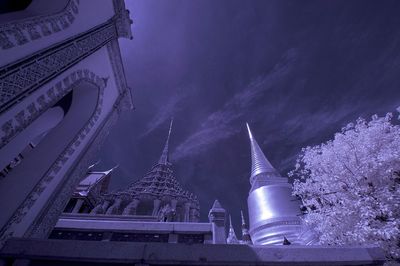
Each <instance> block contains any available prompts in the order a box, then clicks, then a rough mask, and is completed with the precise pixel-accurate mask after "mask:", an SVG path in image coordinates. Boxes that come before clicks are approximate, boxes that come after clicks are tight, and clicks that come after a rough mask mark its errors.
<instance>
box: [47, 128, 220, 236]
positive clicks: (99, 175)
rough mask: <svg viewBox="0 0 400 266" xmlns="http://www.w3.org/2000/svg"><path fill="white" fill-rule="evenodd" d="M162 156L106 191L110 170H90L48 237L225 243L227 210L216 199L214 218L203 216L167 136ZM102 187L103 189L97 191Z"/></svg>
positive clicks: (212, 211) (212, 215)
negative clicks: (177, 169)
mask: <svg viewBox="0 0 400 266" xmlns="http://www.w3.org/2000/svg"><path fill="white" fill-rule="evenodd" d="M171 129H172V121H171V124H170V127H169V131H168V136H167V140H166V143H165V146H164V148H163V150H162V153H161V156H160V159H159V160H158V161H157V163H156V164H155V165H154V166H153V167H152V168H151V169H150V171H149V172H148V173H146V174H145V175H144V176H143V177H142V178H141V179H139V180H137V181H135V182H133V183H132V184H131V185H129V186H127V187H126V188H122V189H119V190H116V191H114V192H107V191H106V189H107V188H106V186H107V185H108V183H109V180H110V177H111V173H112V170H113V169H111V170H109V171H106V172H94V171H91V169H89V170H90V171H88V173H87V174H86V177H85V178H84V179H83V180H82V181H81V182H80V184H79V185H78V187H77V188H76V191H75V192H74V194H73V196H72V198H71V200H70V202H69V203H68V204H67V206H66V208H65V209H64V213H63V214H62V215H61V216H60V219H59V221H58V223H57V224H56V226H55V227H54V229H53V231H52V233H51V234H50V239H64V240H65V239H70V240H71V239H73V240H94V241H96V240H97V241H104V240H109V241H128V242H168V243H198V244H224V243H226V242H225V210H224V209H223V208H222V207H221V205H220V204H219V202H218V201H216V202H215V203H214V206H213V207H212V209H211V210H210V221H209V222H208V223H200V222H199V218H200V217H199V213H200V206H199V201H198V199H197V197H196V196H195V195H194V194H193V193H190V192H189V191H187V190H185V189H183V188H182V187H181V185H180V184H179V182H178V180H177V179H176V178H175V176H174V174H173V169H172V164H171V162H170V160H169V140H170V136H171ZM99 192H100V193H99Z"/></svg>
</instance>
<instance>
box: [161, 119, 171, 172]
mask: <svg viewBox="0 0 400 266" xmlns="http://www.w3.org/2000/svg"><path fill="white" fill-rule="evenodd" d="M173 122H174V118H173V117H172V118H171V122H170V124H169V130H168V136H167V141H166V142H165V146H164V149H163V151H162V154H161V157H160V160H158V163H159V164H165V165H166V164H169V138H170V136H171V131H172V123H173Z"/></svg>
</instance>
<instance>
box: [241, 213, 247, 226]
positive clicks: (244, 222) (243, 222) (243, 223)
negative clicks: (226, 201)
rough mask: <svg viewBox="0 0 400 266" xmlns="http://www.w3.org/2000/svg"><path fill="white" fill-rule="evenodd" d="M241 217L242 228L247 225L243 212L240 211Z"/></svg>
mask: <svg viewBox="0 0 400 266" xmlns="http://www.w3.org/2000/svg"><path fill="white" fill-rule="evenodd" d="M240 216H241V217H242V226H244V225H246V221H245V220H244V215H243V211H242V210H241V211H240Z"/></svg>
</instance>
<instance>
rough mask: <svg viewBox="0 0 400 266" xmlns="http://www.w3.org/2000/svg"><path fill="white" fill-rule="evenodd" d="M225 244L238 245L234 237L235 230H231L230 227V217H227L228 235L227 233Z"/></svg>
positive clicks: (231, 227)
mask: <svg viewBox="0 0 400 266" xmlns="http://www.w3.org/2000/svg"><path fill="white" fill-rule="evenodd" d="M226 243H228V244H239V240H238V238H237V237H236V233H235V229H233V226H232V218H231V215H229V233H228V237H227V239H226Z"/></svg>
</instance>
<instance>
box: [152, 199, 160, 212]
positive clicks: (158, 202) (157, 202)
mask: <svg viewBox="0 0 400 266" xmlns="http://www.w3.org/2000/svg"><path fill="white" fill-rule="evenodd" d="M160 204H161V200H159V199H155V200H154V201H153V206H154V207H153V213H152V215H153V216H157V213H158V210H159V209H160Z"/></svg>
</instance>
